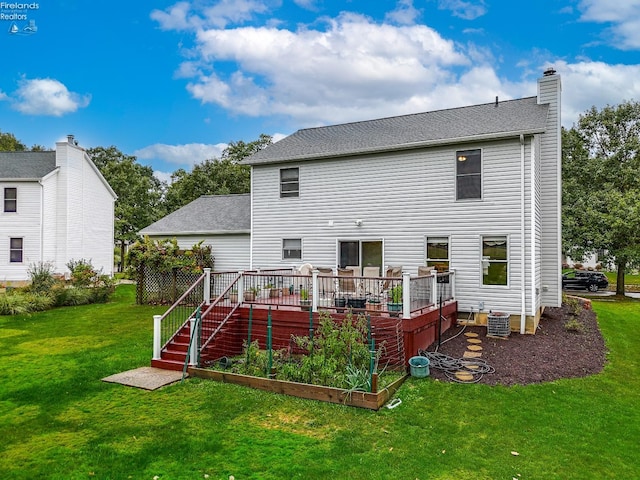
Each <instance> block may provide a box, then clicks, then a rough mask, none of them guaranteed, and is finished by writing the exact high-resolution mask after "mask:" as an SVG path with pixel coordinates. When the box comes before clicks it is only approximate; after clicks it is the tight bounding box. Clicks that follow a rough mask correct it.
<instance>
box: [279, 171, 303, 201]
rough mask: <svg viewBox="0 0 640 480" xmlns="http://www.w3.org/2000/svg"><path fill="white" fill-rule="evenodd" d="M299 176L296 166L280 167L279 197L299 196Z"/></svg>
mask: <svg viewBox="0 0 640 480" xmlns="http://www.w3.org/2000/svg"><path fill="white" fill-rule="evenodd" d="M299 179H300V177H299V170H298V168H281V169H280V197H298V196H300V195H299V194H300V180H299Z"/></svg>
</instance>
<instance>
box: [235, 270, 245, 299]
mask: <svg viewBox="0 0 640 480" xmlns="http://www.w3.org/2000/svg"><path fill="white" fill-rule="evenodd" d="M238 275H239V277H238V284H237V285H236V286H237V288H238V303H244V271H243V270H240V271H239V272H238Z"/></svg>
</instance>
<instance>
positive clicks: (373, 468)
mask: <svg viewBox="0 0 640 480" xmlns="http://www.w3.org/2000/svg"><path fill="white" fill-rule="evenodd" d="M133 303H134V290H133V287H132V286H131V285H126V286H120V287H118V289H117V292H116V298H115V300H114V301H113V302H111V303H109V304H105V305H93V306H82V307H70V308H63V309H57V310H53V311H49V312H44V313H40V314H35V315H32V316H28V317H0V352H1V353H0V372H2V376H1V379H0V438H2V441H0V472H1V473H0V477H1V478H3V479H4V478H8V479H14V478H15V479H34V478H53V479H58V478H59V479H87V478H100V479H108V478H109V479H121V478H122V479H127V478H132V479H149V480H151V479H153V478H154V477H155V476H157V477H158V478H160V479H183V478H184V479H203V478H210V479H225V480H226V479H228V478H229V476H230V475H234V476H235V478H236V479H237V480H243V479H249V478H260V479H283V478H286V479H290V478H301V479H325V478H331V479H391V478H392V479H416V478H418V479H473V480H478V479H491V480H494V479H508V480H511V479H513V478H516V479H522V480H526V479H590V478H593V479H621V478H625V479H626V478H628V479H632V478H639V477H640V465H639V462H638V439H640V408H639V407H638V392H639V391H640V371H639V368H638V366H639V364H640V333H639V329H638V327H639V326H640V325H639V323H640V302H634V301H626V302H622V303H616V302H612V301H611V302H605V301H594V308H595V309H596V311H597V313H598V316H599V320H600V323H601V328H602V330H603V333H604V335H605V337H606V340H607V344H608V346H609V349H610V355H609V364H608V365H607V366H606V368H605V371H604V372H603V373H601V374H599V375H596V376H593V377H590V378H584V379H574V380H562V381H557V382H553V383H549V384H544V385H531V386H526V387H509V388H507V387H489V386H484V385H461V384H446V383H439V382H434V381H433V380H431V379H429V378H427V379H409V380H407V382H405V384H404V385H403V386H402V387H401V389H400V390H399V392H398V394H397V397H398V398H400V399H402V404H401V405H400V406H399V407H397V408H395V409H393V410H388V409H386V408H384V409H382V410H381V411H379V412H372V411H368V410H362V409H354V408H349V407H345V406H342V405H333V404H325V403H320V402H314V401H307V400H301V399H296V398H290V397H286V396H282V395H277V394H271V393H266V392H260V391H254V390H250V389H246V388H243V387H239V386H234V385H228V384H221V383H215V382H212V381H201V380H197V379H192V380H187V381H186V382H184V383H182V384H175V385H173V386H170V387H166V388H163V389H161V390H158V391H155V392H147V391H143V390H138V389H134V388H129V387H124V386H121V385H117V384H108V383H104V382H101V381H100V379H101V378H103V377H105V376H107V375H111V374H113V373H118V372H121V371H124V370H128V369H132V368H136V367H139V366H147V365H149V362H150V357H151V343H152V338H151V336H152V315H153V314H154V313H159V311H161V310H158V309H157V308H153V307H141V306H135V305H133ZM498 367H499V366H498ZM512 452H517V453H518V455H514V454H512ZM207 476H208V477H207Z"/></svg>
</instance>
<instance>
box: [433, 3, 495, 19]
mask: <svg viewBox="0 0 640 480" xmlns="http://www.w3.org/2000/svg"><path fill="white" fill-rule="evenodd" d="M438 8H440V9H441V10H451V13H453V15H454V16H456V17H460V18H463V19H465V20H474V19H476V18H478V17H481V16H482V15H484V14H485V13H487V8H486V7H485V5H484V0H476V1H465V0H439V2H438ZM497 8H499V7H497Z"/></svg>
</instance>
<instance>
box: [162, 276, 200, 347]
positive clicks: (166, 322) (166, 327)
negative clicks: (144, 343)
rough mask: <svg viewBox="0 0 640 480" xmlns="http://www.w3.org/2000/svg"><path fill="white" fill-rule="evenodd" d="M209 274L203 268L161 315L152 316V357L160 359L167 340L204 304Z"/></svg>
mask: <svg viewBox="0 0 640 480" xmlns="http://www.w3.org/2000/svg"><path fill="white" fill-rule="evenodd" d="M209 274H210V269H208V268H207V269H205V272H204V273H203V274H202V275H200V277H199V278H198V279H197V280H196V282H195V283H194V284H193V285H191V287H189V288H188V289H187V291H186V292H184V293H183V294H182V296H181V297H180V298H179V299H178V300H177V301H176V302H175V303H174V304H173V305H171V307H169V309H168V310H167V311H166V312H165V313H164V314H163V315H155V316H154V317H153V320H154V321H153V358H154V359H160V353H161V351H162V349H163V348H164V347H165V346H166V344H167V343H168V342H169V340H171V338H173V336H174V335H175V334H176V332H178V331H180V329H181V328H182V327H183V326H184V325H185V324H186V323H187V322H188V321H189V320H190V319H191V318H193V317H194V316H195V314H196V312H197V311H198V308H202V306H203V305H204V303H205V301H206V295H205V292H206V291H207V288H206V287H207V286H208V285H207V284H208V282H209Z"/></svg>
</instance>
